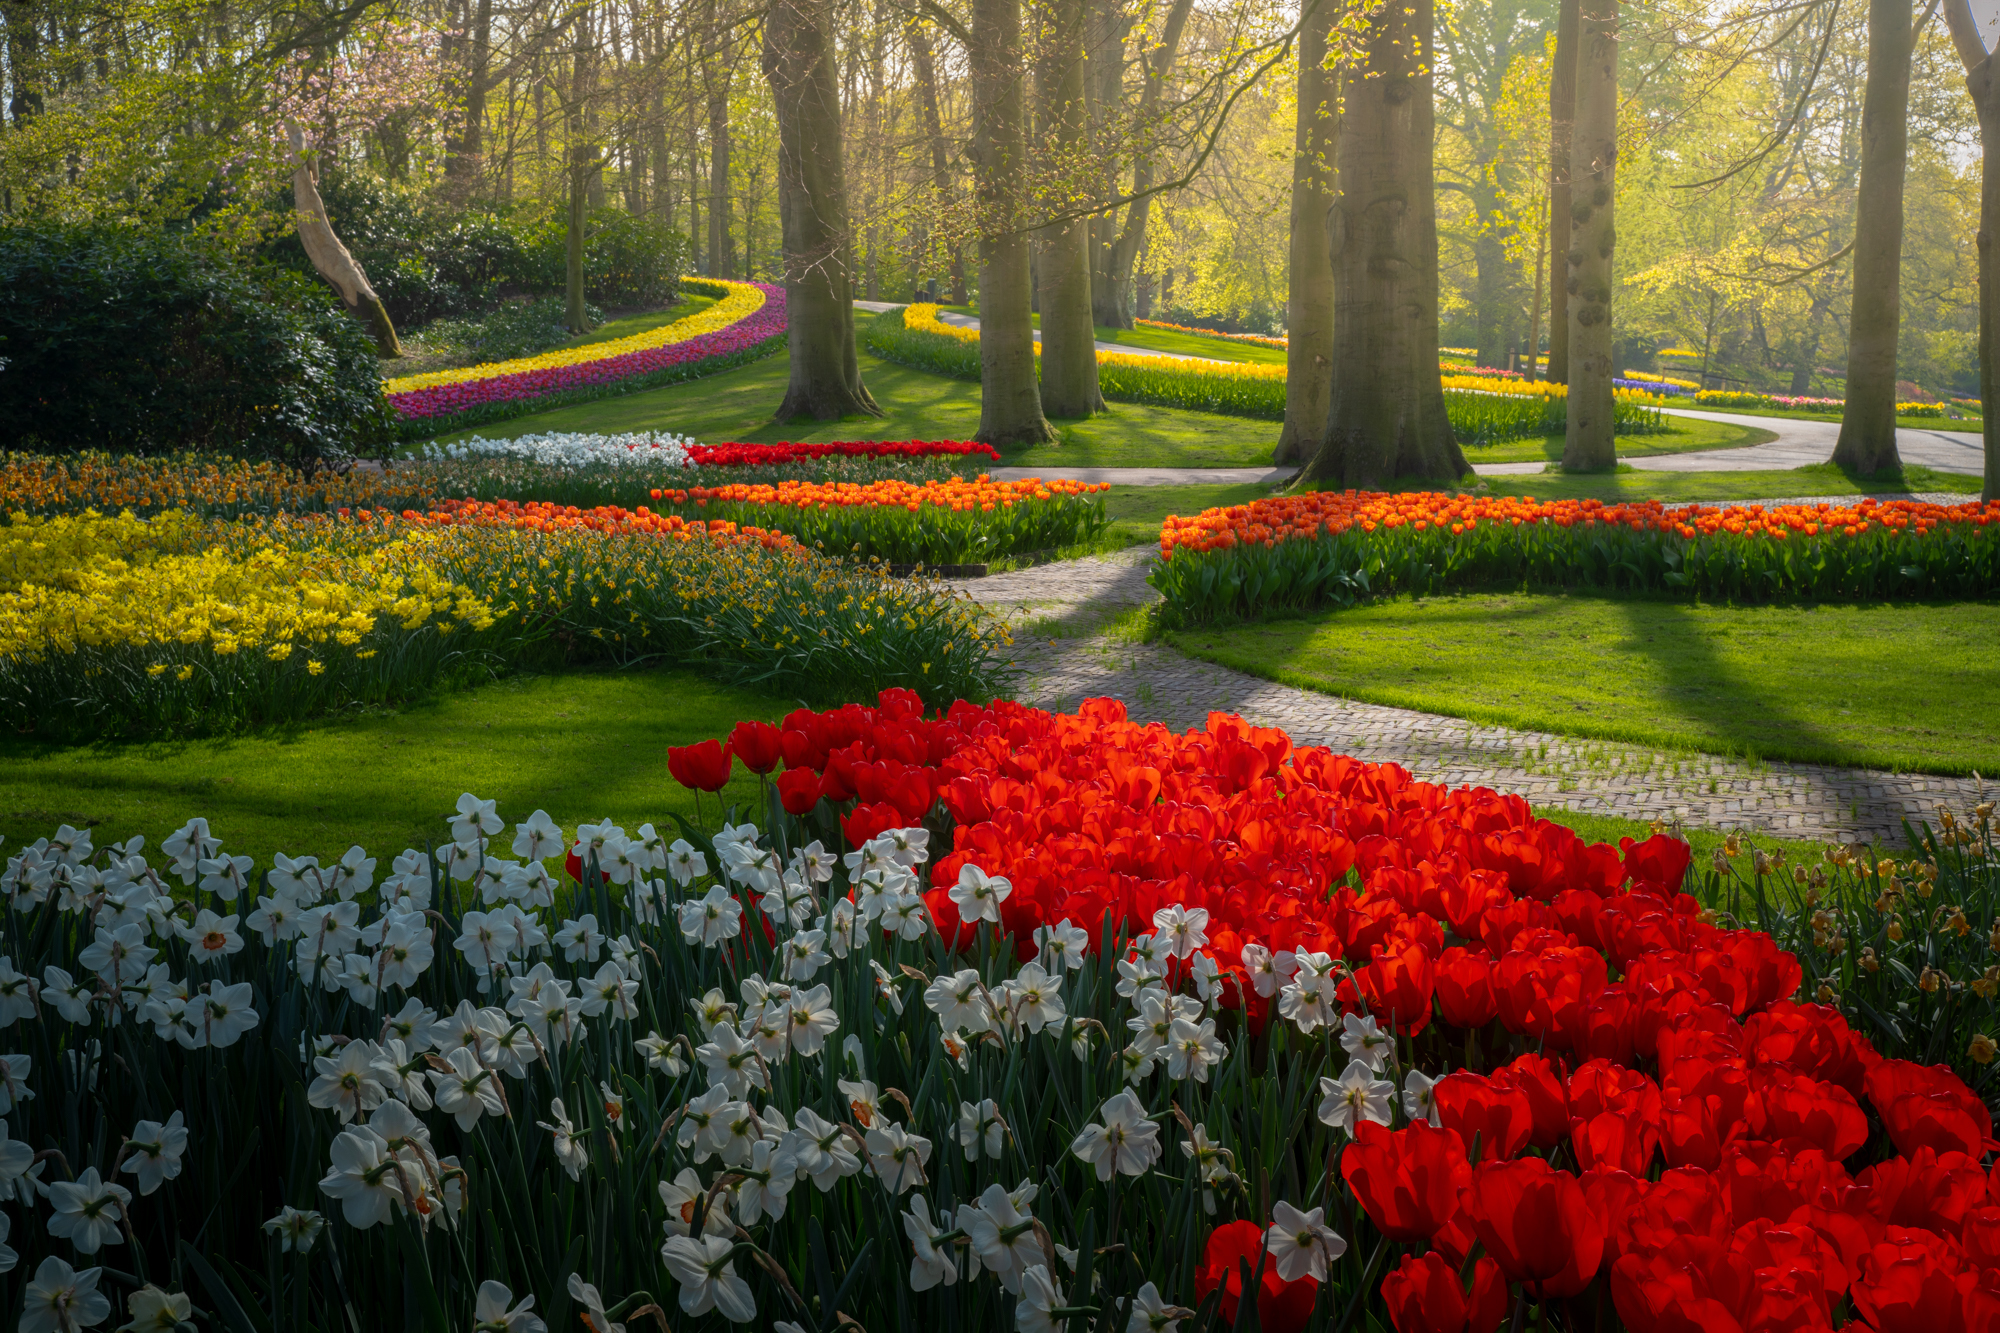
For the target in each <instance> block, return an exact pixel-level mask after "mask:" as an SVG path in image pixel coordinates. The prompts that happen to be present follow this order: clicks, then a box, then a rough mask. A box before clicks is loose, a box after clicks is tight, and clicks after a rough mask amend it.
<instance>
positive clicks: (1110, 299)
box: [1058, 0, 1145, 329]
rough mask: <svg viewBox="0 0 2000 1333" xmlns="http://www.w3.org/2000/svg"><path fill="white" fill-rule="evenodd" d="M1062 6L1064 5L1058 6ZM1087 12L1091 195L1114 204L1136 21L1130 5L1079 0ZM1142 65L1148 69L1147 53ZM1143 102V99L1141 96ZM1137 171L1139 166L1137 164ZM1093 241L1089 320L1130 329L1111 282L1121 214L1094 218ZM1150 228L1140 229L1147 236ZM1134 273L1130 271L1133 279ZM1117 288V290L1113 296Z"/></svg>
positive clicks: (1088, 249) (1119, 0) (1121, 295)
mask: <svg viewBox="0 0 2000 1333" xmlns="http://www.w3.org/2000/svg"><path fill="white" fill-rule="evenodd" d="M1058 2H1060V0H1058ZM1079 2H1080V3H1082V4H1083V5H1084V6H1085V7H1086V8H1087V9H1088V11H1089V12H1088V14H1087V16H1086V18H1085V20H1084V22H1085V28H1084V43H1085V47H1084V53H1083V56H1084V105H1085V106H1086V107H1087V108H1088V123H1089V131H1088V133H1089V135H1090V145H1091V151H1090V161H1091V163H1092V168H1093V169H1092V171H1091V173H1090V175H1091V180H1090V182H1089V187H1088V188H1089V193H1090V194H1092V195H1094V196H1095V197H1096V198H1097V199H1098V200H1100V201H1105V200H1109V199H1112V198H1115V197H1116V196H1117V194H1118V190H1119V185H1118V160H1117V157H1116V156H1115V155H1114V154H1113V153H1112V152H1111V151H1110V142H1111V140H1110V133H1109V131H1110V127H1111V122H1112V117H1113V116H1114V115H1115V114H1116V112H1117V110H1118V108H1119V106H1120V105H1121V104H1122V103H1123V101H1124V98H1125V40H1126V38H1128V37H1130V36H1131V34H1132V26H1133V23H1134V22H1135V20H1136V18H1137V15H1136V14H1135V13H1133V12H1132V11H1131V9H1129V8H1128V6H1127V4H1126V0H1079ZM1141 54H1142V64H1143V53H1141ZM1141 96H1142V97H1143V93H1142V94H1141ZM1135 169H1136V164H1135ZM1078 187H1079V190H1078V193H1079V197H1081V196H1082V195H1083V193H1084V182H1082V181H1079V182H1078ZM1131 221H1132V216H1131V209H1130V208H1129V207H1128V208H1127V210H1126V216H1125V222H1126V226H1128V227H1129V226H1130V225H1131ZM1086 226H1087V228H1088V239H1087V240H1086V242H1085V248H1084V262H1085V263H1086V264H1087V265H1088V267H1089V272H1090V318H1091V322H1092V323H1093V324H1102V325H1104V326H1105V327H1106V328H1116V329H1129V328H1131V327H1132V314H1131V311H1130V310H1129V309H1127V305H1128V302H1127V300H1126V293H1125V290H1124V288H1123V287H1122V286H1119V285H1118V284H1115V283H1114V281H1113V278H1112V252H1113V250H1114V249H1116V247H1117V244H1118V239H1119V237H1120V236H1121V235H1122V233H1121V231H1120V229H1119V225H1118V212H1117V210H1116V209H1107V210H1106V211H1105V212H1102V213H1099V214H1097V215H1095V216H1094V217H1092V218H1090V219H1089V221H1088V222H1087V223H1086ZM1144 227H1145V223H1144V222H1143V221H1142V222H1141V223H1140V228H1141V230H1143V229H1144ZM1129 273H1130V268H1129V265H1128V267H1127V274H1128V277H1129ZM1114 287H1116V288H1117V289H1116V290H1114Z"/></svg>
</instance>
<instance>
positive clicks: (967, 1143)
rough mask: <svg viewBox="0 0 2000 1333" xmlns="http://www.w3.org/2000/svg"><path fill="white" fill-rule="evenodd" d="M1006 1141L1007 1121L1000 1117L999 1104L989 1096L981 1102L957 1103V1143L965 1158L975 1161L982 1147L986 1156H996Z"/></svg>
mask: <svg viewBox="0 0 2000 1333" xmlns="http://www.w3.org/2000/svg"><path fill="white" fill-rule="evenodd" d="M1006 1143H1007V1122H1006V1121H1005V1120H1003V1119H1001V1118H1000V1105H999V1103H998V1102H995V1101H994V1100H993V1099H992V1098H991V1097H988V1098H986V1099H985V1100H984V1101H981V1102H976V1103H975V1102H960V1103H959V1104H958V1145H959V1147H961V1148H963V1149H965V1160H966V1161H968V1162H976V1161H978V1160H979V1154H980V1151H981V1150H982V1148H983V1149H984V1151H985V1153H986V1155H987V1156H988V1157H998V1156H999V1155H1000V1150H1001V1149H1002V1148H1003V1147H1005V1146H1006Z"/></svg>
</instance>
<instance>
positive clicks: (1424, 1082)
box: [1403, 1069, 1442, 1129]
mask: <svg viewBox="0 0 2000 1333" xmlns="http://www.w3.org/2000/svg"><path fill="white" fill-rule="evenodd" d="M1436 1087H1437V1080H1436V1079H1434V1078H1431V1077H1430V1076H1429V1075H1427V1074H1425V1073H1423V1072H1422V1071H1421V1070H1416V1069H1412V1070H1410V1071H1409V1072H1408V1073H1406V1074H1404V1075H1403V1114H1404V1115H1407V1116H1408V1117H1410V1119H1412V1120H1428V1121H1429V1122H1430V1123H1431V1127H1432V1128H1433V1129H1435V1128H1437V1127H1438V1125H1440V1124H1441V1123H1442V1122H1441V1121H1440V1120H1439V1119H1438V1104H1437V1094H1436V1093H1435V1092H1434V1091H1432V1089H1434V1088H1436Z"/></svg>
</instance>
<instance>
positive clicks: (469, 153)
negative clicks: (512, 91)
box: [444, 0, 493, 198]
mask: <svg viewBox="0 0 2000 1333" xmlns="http://www.w3.org/2000/svg"><path fill="white" fill-rule="evenodd" d="M466 46H467V49H466V53H465V55H466V59H465V65H466V70H465V124H464V126H463V127H462V128H461V132H460V134H459V136H458V142H457V143H455V144H453V145H452V147H451V149H450V151H449V152H448V153H447V154H446V157H445V163H444V174H445V179H446V180H448V181H451V182H453V184H454V185H455V186H456V192H457V193H458V195H459V197H461V198H463V197H464V196H465V195H466V194H469V193H471V191H472V189H473V188H474V187H475V186H476V184H477V183H478V179H479V168H480V164H481V161H482V159H483V157H484V155H485V152H486V84H487V70H488V68H489V67H490V66H491V64H492V61H493V0H479V3H478V6H477V7H476V8H475V9H474V10H473V17H472V35H471V39H470V40H469V41H468V42H467V44H466Z"/></svg>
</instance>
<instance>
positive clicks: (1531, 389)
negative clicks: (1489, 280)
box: [903, 304, 1659, 403]
mask: <svg viewBox="0 0 2000 1333" xmlns="http://www.w3.org/2000/svg"><path fill="white" fill-rule="evenodd" d="M937 310H938V308H937V307H936V306H934V305H925V304H918V305H912V306H910V307H908V308H907V309H905V310H904V311H903V325H904V327H905V328H910V329H915V330H917V331H918V332H920V333H939V334H943V335H944V336H945V337H947V338H955V339H957V340H958V341H959V342H963V343H977V342H978V341H979V330H978V329H967V328H960V327H959V326H957V325H954V324H946V323H944V322H943V321H942V320H940V319H939V318H938V317H937ZM1097 364H1098V365H1100V366H1120V367H1125V368H1127V369H1131V370H1166V371H1178V372H1180V373H1181V374H1186V375H1202V376H1210V377H1213V378H1217V379H1234V380H1265V381H1272V382H1276V383H1278V384H1283V383H1284V382H1285V368H1284V367H1283V366H1278V365H1263V364H1259V363H1255V362H1243V361H1206V360H1190V359H1188V358H1186V357H1178V356H1148V355H1145V354H1143V353H1139V352H1106V351H1099V352H1098V354H1097ZM1438 379H1439V381H1440V382H1441V383H1442V384H1443V385H1444V387H1445V388H1447V389H1470V390H1474V391H1476V392H1479V393H1500V394H1513V395H1518V396H1524V397H1531V398H1564V397H1567V396H1568V394H1569V389H1568V387H1567V386H1566V385H1561V384H1550V383H1548V382H1546V381H1543V380H1536V381H1533V382H1529V381H1526V380H1506V379H1499V378H1497V377H1494V376H1488V375H1440V376H1439V377H1438ZM1612 392H1613V393H1614V394H1615V395H1616V396H1617V397H1618V398H1619V399H1621V400H1623V401H1626V402H1634V403H1653V402H1657V401H1659V400H1658V399H1656V398H1654V397H1653V396H1652V395H1651V394H1647V393H1643V392H1641V391H1640V390H1637V389H1614V390H1613V391H1612Z"/></svg>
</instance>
